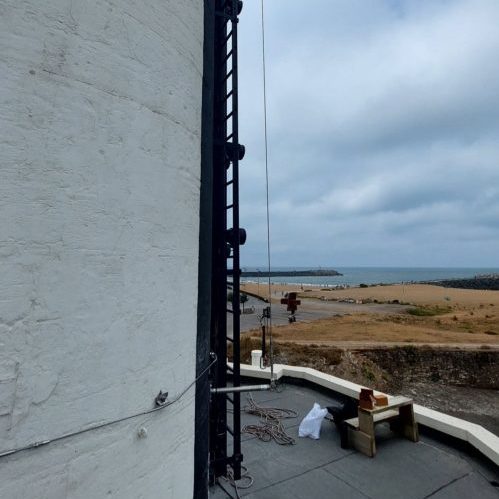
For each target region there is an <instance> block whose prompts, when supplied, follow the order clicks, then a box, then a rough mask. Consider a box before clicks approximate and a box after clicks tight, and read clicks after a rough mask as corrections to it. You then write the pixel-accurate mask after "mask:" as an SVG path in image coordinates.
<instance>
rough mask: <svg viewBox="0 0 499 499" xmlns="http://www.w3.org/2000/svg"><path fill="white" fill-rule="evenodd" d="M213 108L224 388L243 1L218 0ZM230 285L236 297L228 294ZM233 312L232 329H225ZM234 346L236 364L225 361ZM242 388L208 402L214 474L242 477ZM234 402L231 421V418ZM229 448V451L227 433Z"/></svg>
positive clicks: (234, 274)
mask: <svg viewBox="0 0 499 499" xmlns="http://www.w3.org/2000/svg"><path fill="white" fill-rule="evenodd" d="M214 2H215V32H214V42H215V50H214V109H213V230H212V284H211V289H212V309H211V337H210V343H211V345H210V346H211V351H213V352H215V353H216V355H217V358H218V362H217V364H215V366H214V367H213V368H212V371H211V380H212V387H214V388H224V387H226V386H227V383H228V381H229V380H230V379H232V385H233V386H234V387H239V386H240V360H241V359H240V255H239V247H240V245H241V244H244V241H245V239H246V233H245V231H244V229H241V228H240V227H239V161H240V160H241V159H242V158H243V156H244V146H242V145H240V144H239V127H238V86H237V81H238V66H237V62H238V61H237V23H238V15H239V13H240V11H241V9H242V2H241V1H240V0H214ZM229 288H231V292H232V297H231V298H230V299H228V297H229V296H230V295H229V294H228V289H229ZM227 313H231V314H232V319H233V320H232V330H231V331H228V329H227ZM228 343H229V344H230V345H231V347H230V348H231V350H232V367H231V366H229V365H228V364H227V363H226V359H227V354H228V348H227V344H228ZM240 398H241V396H240V393H233V394H232V396H229V395H227V394H226V393H215V394H212V398H211V403H210V479H211V481H212V482H213V481H214V480H215V479H216V478H217V477H219V476H226V475H227V467H228V466H230V467H231V468H232V470H233V476H234V479H236V480H238V479H240V478H241V462H242V459H243V456H242V453H241V401H240ZM228 403H229V404H231V409H232V414H233V417H232V421H228V418H227V404H228ZM228 435H230V437H231V440H232V442H231V444H232V445H231V446H230V447H231V449H230V450H229V449H228V448H229V445H228V444H229V437H228Z"/></svg>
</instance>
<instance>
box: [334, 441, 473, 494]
mask: <svg viewBox="0 0 499 499" xmlns="http://www.w3.org/2000/svg"><path fill="white" fill-rule="evenodd" d="M377 443H378V440H377ZM325 469H326V470H327V471H329V472H330V473H332V474H333V475H335V476H337V477H339V478H341V479H342V480H344V481H345V482H347V483H349V484H351V485H353V486H355V487H356V488H357V489H358V490H361V491H362V492H363V493H365V494H366V495H368V496H369V497H372V498H373V499H378V498H379V499H390V498H393V499H399V498H401V497H404V498H407V499H410V498H414V499H420V498H423V497H426V496H428V495H430V494H432V493H433V492H435V491H436V490H438V489H439V488H440V487H442V486H444V485H446V484H448V483H450V482H451V481H452V480H456V479H458V478H461V477H462V476H464V475H466V474H468V473H470V472H471V471H472V469H471V467H470V465H469V464H468V462H467V461H465V460H463V459H461V458H459V457H457V456H454V455H452V454H449V453H446V452H444V451H441V450H440V449H436V448H434V447H429V446H427V445H424V444H423V443H413V442H410V441H408V440H404V439H401V438H398V437H395V438H390V439H386V440H385V441H384V442H381V445H379V446H378V452H377V455H376V457H374V458H369V457H367V456H364V455H363V454H360V453H357V452H356V453H354V454H352V455H350V456H347V457H346V458H345V459H342V460H340V461H338V462H335V463H332V464H330V465H328V466H326V467H325Z"/></svg>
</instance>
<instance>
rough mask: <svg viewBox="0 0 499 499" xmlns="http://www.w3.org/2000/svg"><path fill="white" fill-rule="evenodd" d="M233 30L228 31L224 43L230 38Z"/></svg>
mask: <svg viewBox="0 0 499 499" xmlns="http://www.w3.org/2000/svg"><path fill="white" fill-rule="evenodd" d="M232 33H233V32H232V30H230V31H229V32H228V33H227V36H226V37H225V38H224V43H223V44H224V45H225V44H226V43H227V42H228V41H229V40H230V37H231V36H232Z"/></svg>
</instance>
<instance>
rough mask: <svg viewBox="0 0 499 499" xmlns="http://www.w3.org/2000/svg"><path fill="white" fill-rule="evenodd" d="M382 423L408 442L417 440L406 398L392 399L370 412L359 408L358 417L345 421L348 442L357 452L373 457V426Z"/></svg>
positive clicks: (374, 444)
mask: <svg viewBox="0 0 499 499" xmlns="http://www.w3.org/2000/svg"><path fill="white" fill-rule="evenodd" d="M384 422H389V423H390V428H391V429H392V430H395V431H399V432H400V433H401V434H402V435H403V436H404V437H406V438H408V439H409V440H412V441H413V442H417V441H418V440H419V433H418V425H417V423H416V420H415V418H414V409H413V407H412V400H411V399H409V398H407V397H392V398H391V399H390V400H389V401H388V405H385V406H377V407H375V408H374V409H371V410H369V409H362V408H360V407H359V412H358V417H357V418H352V419H347V420H346V421H345V424H346V425H347V428H348V442H349V443H350V444H352V446H353V447H354V448H355V449H357V450H358V451H359V452H362V453H364V454H366V455H367V456H369V457H374V456H375V455H376V435H375V426H376V425H377V424H379V423H384Z"/></svg>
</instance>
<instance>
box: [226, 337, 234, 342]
mask: <svg viewBox="0 0 499 499" xmlns="http://www.w3.org/2000/svg"><path fill="white" fill-rule="evenodd" d="M225 338H226V339H227V341H230V342H231V343H234V340H233V339H232V338H229V337H228V336H226V337H225Z"/></svg>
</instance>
